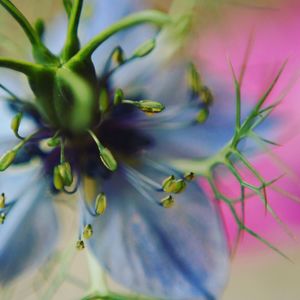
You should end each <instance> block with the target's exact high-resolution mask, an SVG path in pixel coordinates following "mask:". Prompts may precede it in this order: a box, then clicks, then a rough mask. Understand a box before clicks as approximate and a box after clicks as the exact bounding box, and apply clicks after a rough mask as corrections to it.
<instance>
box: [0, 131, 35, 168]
mask: <svg viewBox="0 0 300 300" xmlns="http://www.w3.org/2000/svg"><path fill="white" fill-rule="evenodd" d="M36 134H38V131H37V132H35V133H33V134H31V135H29V136H28V137H26V138H24V139H23V140H22V141H21V142H20V143H19V144H17V145H16V146H15V147H14V148H13V149H12V150H9V151H7V152H6V153H4V154H3V155H2V156H1V157H0V171H1V172H2V171H5V170H6V169H7V168H8V167H9V166H10V165H11V164H12V163H13V162H14V160H15V158H16V156H17V153H18V151H19V150H20V149H21V148H22V147H24V145H25V144H26V143H27V142H28V141H30V140H31V139H32V138H33V137H34V136H35V135H36Z"/></svg>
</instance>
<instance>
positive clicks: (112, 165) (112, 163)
mask: <svg viewBox="0 0 300 300" xmlns="http://www.w3.org/2000/svg"><path fill="white" fill-rule="evenodd" d="M99 150H100V158H101V161H102V162H103V164H104V165H105V167H106V168H107V169H108V170H110V171H115V170H116V169H117V167H118V164H117V161H116V160H115V158H114V157H113V155H112V153H111V152H110V150H109V149H108V148H103V149H99Z"/></svg>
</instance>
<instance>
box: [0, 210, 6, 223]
mask: <svg viewBox="0 0 300 300" xmlns="http://www.w3.org/2000/svg"><path fill="white" fill-rule="evenodd" d="M5 219H6V214H5V213H1V214H0V224H3V223H4V221H5Z"/></svg>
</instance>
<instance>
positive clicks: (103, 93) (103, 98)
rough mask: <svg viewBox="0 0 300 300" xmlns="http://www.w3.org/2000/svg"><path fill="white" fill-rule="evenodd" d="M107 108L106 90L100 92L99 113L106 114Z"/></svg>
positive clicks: (107, 97)
mask: <svg viewBox="0 0 300 300" xmlns="http://www.w3.org/2000/svg"><path fill="white" fill-rule="evenodd" d="M108 108H109V96H108V92H107V89H106V88H103V89H102V90H101V91H100V95H99V110H100V112H101V113H106V112H107V111H108Z"/></svg>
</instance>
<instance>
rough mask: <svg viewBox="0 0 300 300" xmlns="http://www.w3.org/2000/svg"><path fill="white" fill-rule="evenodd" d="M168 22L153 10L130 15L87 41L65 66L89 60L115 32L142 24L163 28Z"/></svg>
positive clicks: (168, 20)
mask: <svg viewBox="0 0 300 300" xmlns="http://www.w3.org/2000/svg"><path fill="white" fill-rule="evenodd" d="M168 22H170V18H169V16H168V15H166V14H164V13H161V12H158V11H155V10H146V11H143V12H139V13H135V14H132V15H130V16H128V17H126V18H124V19H122V20H120V21H118V22H116V23H115V24H113V25H111V26H110V27H108V28H107V29H105V30H104V31H102V32H101V33H100V34H98V35H97V36H96V37H94V38H93V39H92V40H91V41H89V42H88V43H87V44H86V45H85V46H84V47H82V49H81V50H80V51H79V52H78V53H77V54H76V55H74V56H73V57H72V58H71V59H70V60H69V61H68V62H67V64H66V65H67V66H68V67H72V66H74V65H76V64H78V63H80V62H82V61H85V60H87V59H89V58H90V57H91V56H92V54H93V53H94V51H95V50H96V49H97V48H98V47H99V46H100V45H101V44H102V43H103V42H105V41H106V40H107V39H108V38H109V37H111V36H112V35H114V34H116V33H117V32H119V31H121V30H124V29H127V28H130V27H134V26H137V25H140V24H143V23H151V24H155V25H158V26H163V25H165V24H166V23H168Z"/></svg>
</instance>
